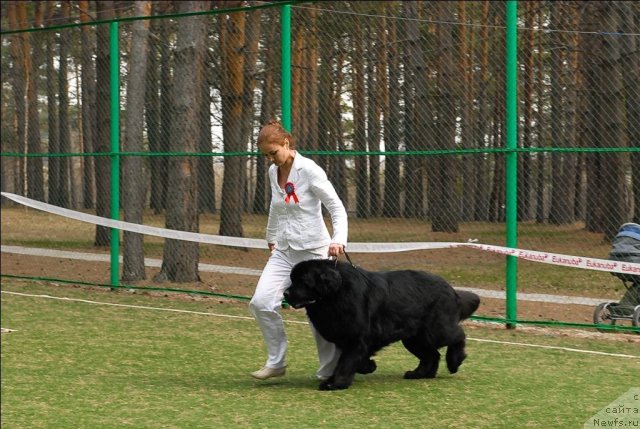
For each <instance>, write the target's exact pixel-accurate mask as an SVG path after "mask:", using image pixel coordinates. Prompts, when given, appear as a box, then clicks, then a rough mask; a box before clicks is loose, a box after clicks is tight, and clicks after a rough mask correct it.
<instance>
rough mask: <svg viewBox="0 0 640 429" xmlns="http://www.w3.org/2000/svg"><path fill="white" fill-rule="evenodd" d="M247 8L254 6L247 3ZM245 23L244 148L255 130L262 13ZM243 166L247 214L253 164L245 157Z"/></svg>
mask: <svg viewBox="0 0 640 429" xmlns="http://www.w3.org/2000/svg"><path fill="white" fill-rule="evenodd" d="M248 5H249V6H251V5H254V4H253V3H249V4H248ZM246 15H247V17H246V19H247V23H246V24H245V30H246V31H245V45H244V53H245V55H244V65H243V72H242V76H243V80H244V82H243V84H242V116H241V119H240V124H241V126H240V141H241V142H242V145H243V146H244V147H245V150H246V148H247V147H248V146H249V144H251V146H253V143H252V140H253V139H252V136H253V130H254V129H255V127H254V123H255V108H254V94H255V89H256V82H257V80H256V62H257V61H258V47H259V42H260V33H261V29H260V23H261V21H262V11H261V10H254V11H252V12H249V13H247V14H246ZM241 160H242V163H243V164H244V166H245V168H244V170H243V171H244V173H243V174H242V180H243V188H244V193H243V195H246V196H247V197H246V198H242V211H243V212H248V211H249V208H250V203H251V198H250V196H251V195H252V194H253V192H252V190H251V189H249V188H250V185H251V184H252V183H253V182H252V181H250V180H249V178H250V177H251V172H250V168H249V166H248V165H247V164H249V165H250V166H251V167H252V166H253V163H252V162H250V160H249V159H247V158H246V157H244V156H243V157H241Z"/></svg>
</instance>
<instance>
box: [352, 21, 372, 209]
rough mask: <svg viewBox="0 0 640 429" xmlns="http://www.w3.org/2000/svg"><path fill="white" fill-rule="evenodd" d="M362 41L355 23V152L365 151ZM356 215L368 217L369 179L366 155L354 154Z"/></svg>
mask: <svg viewBox="0 0 640 429" xmlns="http://www.w3.org/2000/svg"><path fill="white" fill-rule="evenodd" d="M363 44H364V41H363V29H362V27H361V23H360V22H356V23H355V28H354V35H353V51H352V52H353V56H352V57H351V61H352V65H353V67H352V68H353V93H352V97H353V132H354V135H353V149H354V150H355V151H357V152H362V153H364V152H366V151H367V135H366V134H367V131H366V130H367V128H366V126H367V124H366V101H365V83H364V46H363ZM355 174H356V217H359V218H363V219H365V218H368V217H369V201H368V198H369V180H368V168H367V156H366V155H356V157H355Z"/></svg>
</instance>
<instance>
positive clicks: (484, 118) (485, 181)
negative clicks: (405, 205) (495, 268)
mask: <svg viewBox="0 0 640 429" xmlns="http://www.w3.org/2000/svg"><path fill="white" fill-rule="evenodd" d="M489 6H490V3H489V1H488V0H485V1H484V2H483V4H482V21H483V22H490V19H491V18H490V17H491V13H490V12H491V9H490V7H489ZM480 38H481V40H482V43H481V45H480V49H481V52H480V80H479V82H478V89H477V90H476V93H477V94H478V100H479V106H478V117H477V121H476V124H475V134H476V137H475V147H477V148H483V147H486V146H487V145H488V143H489V142H488V141H487V136H489V134H490V124H491V97H490V91H489V85H490V83H491V81H490V79H491V78H490V69H489V42H490V40H489V27H488V26H486V25H485V26H483V27H482V33H481V36H480ZM491 158H492V156H491V155H487V156H480V155H477V156H475V157H474V164H475V167H474V170H475V172H476V180H475V182H476V192H477V195H476V197H475V203H474V207H475V211H474V213H473V220H476V221H486V220H488V217H489V191H488V190H489V180H490V179H489V168H490V164H491Z"/></svg>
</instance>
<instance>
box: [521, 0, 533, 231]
mask: <svg viewBox="0 0 640 429" xmlns="http://www.w3.org/2000/svg"><path fill="white" fill-rule="evenodd" d="M524 8H525V27H526V28H531V29H533V26H534V22H535V16H536V8H535V6H534V3H533V2H526V3H525V4H524ZM535 35H536V32H535V31H533V30H529V31H526V32H525V33H524V34H523V37H524V46H525V50H524V52H523V56H524V58H523V61H522V62H523V63H524V64H525V70H524V76H523V80H524V88H523V89H524V91H523V95H522V99H523V105H524V106H523V112H522V116H523V125H522V134H521V136H522V137H521V141H522V147H523V148H525V149H528V148H531V147H533V123H534V118H533V88H534V85H533V83H534V78H535V72H534V67H535V41H536V37H535ZM533 162H534V159H533V157H532V156H531V153H527V152H523V153H521V154H519V156H518V220H519V221H527V220H529V219H531V208H532V207H533V205H532V204H531V201H530V199H531V189H532V185H533V184H532V183H531V181H532V179H533V177H532V164H533Z"/></svg>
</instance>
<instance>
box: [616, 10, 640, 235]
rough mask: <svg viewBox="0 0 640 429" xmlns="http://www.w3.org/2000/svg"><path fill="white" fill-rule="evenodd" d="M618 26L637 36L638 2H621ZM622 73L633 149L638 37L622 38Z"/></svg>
mask: <svg viewBox="0 0 640 429" xmlns="http://www.w3.org/2000/svg"><path fill="white" fill-rule="evenodd" d="M618 7H619V8H620V10H621V14H620V18H621V20H622V23H621V27H622V31H623V32H624V33H632V32H635V33H637V32H638V31H637V30H638V28H640V8H638V4H637V3H633V2H620V3H618ZM621 39H622V40H621V42H622V43H623V45H622V58H623V64H622V70H624V71H625V72H626V73H628V74H629V75H628V76H627V77H626V78H625V79H624V86H625V90H624V92H625V94H626V95H627V97H626V109H627V134H628V138H627V141H628V142H629V145H630V146H631V147H634V148H640V40H638V37H630V36H626V37H622V38H621ZM629 157H630V161H631V176H632V185H631V189H632V191H631V192H632V195H633V197H632V198H633V214H632V220H633V222H636V223H640V167H638V166H640V151H636V152H632V153H631V154H630V155H629Z"/></svg>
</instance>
